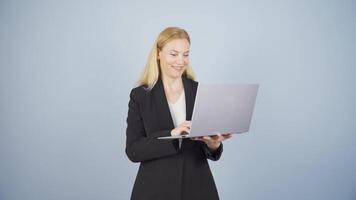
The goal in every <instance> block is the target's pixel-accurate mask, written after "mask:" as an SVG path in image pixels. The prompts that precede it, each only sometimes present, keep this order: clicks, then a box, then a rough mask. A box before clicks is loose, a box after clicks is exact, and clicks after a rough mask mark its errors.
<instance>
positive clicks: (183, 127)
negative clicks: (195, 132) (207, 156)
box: [180, 126, 190, 135]
mask: <svg viewBox="0 0 356 200" xmlns="http://www.w3.org/2000/svg"><path fill="white" fill-rule="evenodd" d="M180 132H181V135H186V134H189V133H190V129H189V128H187V127H185V126H182V127H180Z"/></svg>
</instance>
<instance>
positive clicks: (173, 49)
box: [171, 49, 189, 53]
mask: <svg viewBox="0 0 356 200" xmlns="http://www.w3.org/2000/svg"><path fill="white" fill-rule="evenodd" d="M171 51H174V52H176V53H179V51H177V50H174V49H173V50H171ZM184 53H189V50H188V51H185V52H184Z"/></svg>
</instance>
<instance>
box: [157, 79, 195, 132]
mask: <svg viewBox="0 0 356 200" xmlns="http://www.w3.org/2000/svg"><path fill="white" fill-rule="evenodd" d="M182 80H183V87H184V93H185V106H186V108H185V109H186V120H188V121H190V120H191V119H192V113H193V108H194V100H195V92H194V89H193V86H192V83H191V82H190V81H189V80H188V79H187V78H186V77H184V76H183V77H182ZM152 92H153V94H154V102H155V107H156V113H157V116H156V118H157V122H158V124H159V126H160V127H161V128H162V130H167V129H173V128H174V123H173V119H172V115H171V112H170V111H169V106H168V101H167V98H166V94H165V92H164V87H163V83H162V80H161V79H158V80H157V83H156V84H155V86H154V87H153V89H152Z"/></svg>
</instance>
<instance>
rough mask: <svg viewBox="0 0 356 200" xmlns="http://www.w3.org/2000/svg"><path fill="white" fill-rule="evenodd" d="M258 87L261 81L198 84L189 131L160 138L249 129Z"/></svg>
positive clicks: (240, 131) (245, 130)
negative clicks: (252, 82)
mask: <svg viewBox="0 0 356 200" xmlns="http://www.w3.org/2000/svg"><path fill="white" fill-rule="evenodd" d="M258 87H259V85H258V84H204V83H199V85H198V91H197V95H196V99H195V104H194V110H193V116H192V126H191V130H190V133H189V134H188V135H179V136H167V137H159V138H158V139H176V138H191V137H199V136H207V135H217V134H219V133H244V132H248V131H249V129H250V124H251V119H252V113H253V110H254V107H255V102H256V96H257V91H258Z"/></svg>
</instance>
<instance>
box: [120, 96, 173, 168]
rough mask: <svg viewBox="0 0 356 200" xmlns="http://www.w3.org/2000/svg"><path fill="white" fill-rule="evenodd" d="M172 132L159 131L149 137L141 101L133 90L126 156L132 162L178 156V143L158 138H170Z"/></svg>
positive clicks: (128, 117) (130, 102)
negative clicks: (141, 109)
mask: <svg viewBox="0 0 356 200" xmlns="http://www.w3.org/2000/svg"><path fill="white" fill-rule="evenodd" d="M170 131H171V130H162V131H157V132H154V133H152V134H150V136H149V137H148V136H147V134H146V131H145V128H144V124H143V120H142V117H141V113H140V106H139V99H138V97H137V95H136V94H135V91H134V90H132V91H131V93H130V101H129V110H128V116H127V129H126V150H125V151H126V155H127V157H128V158H129V159H130V160H131V161H132V162H143V161H149V160H153V159H157V158H161V157H165V156H170V155H174V154H177V153H178V151H179V148H178V143H177V141H175V140H159V139H157V137H160V136H169V135H171V134H170Z"/></svg>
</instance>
